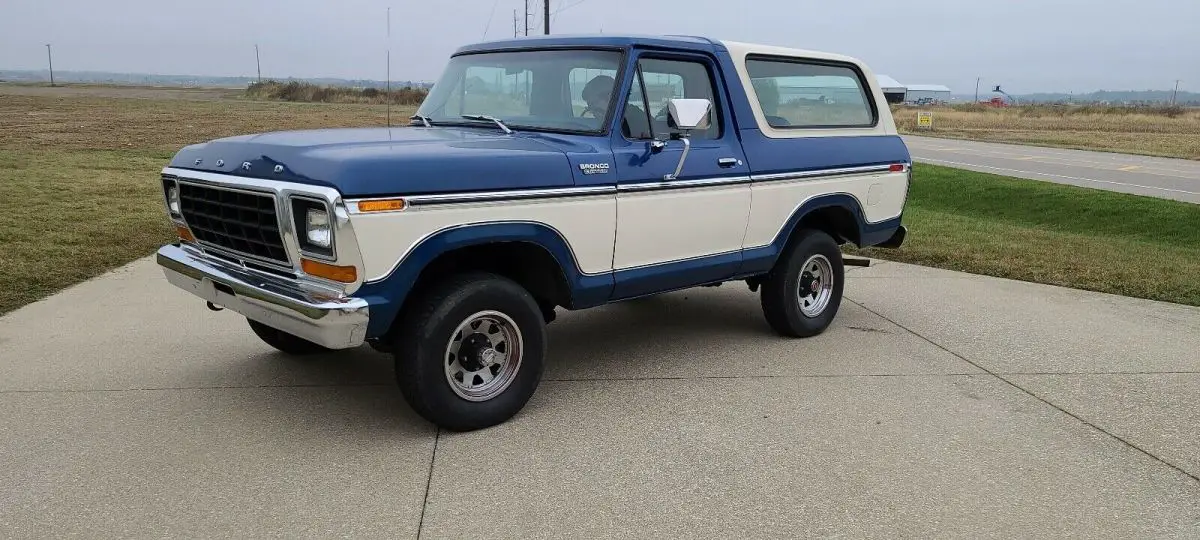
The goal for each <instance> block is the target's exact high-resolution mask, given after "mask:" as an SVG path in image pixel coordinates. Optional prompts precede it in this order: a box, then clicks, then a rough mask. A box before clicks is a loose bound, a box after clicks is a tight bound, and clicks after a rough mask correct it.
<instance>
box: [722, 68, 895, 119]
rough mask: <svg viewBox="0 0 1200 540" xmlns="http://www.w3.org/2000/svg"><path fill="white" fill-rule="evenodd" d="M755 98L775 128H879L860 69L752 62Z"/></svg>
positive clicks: (749, 70)
mask: <svg viewBox="0 0 1200 540" xmlns="http://www.w3.org/2000/svg"><path fill="white" fill-rule="evenodd" d="M746 71H747V72H748V73H749V75H750V81H751V84H752V85H753V89H754V94H755V95H756V96H757V97H758V103H759V105H761V106H762V110H763V114H764V115H765V116H766V117H767V123H768V124H770V125H771V127H774V128H837V127H867V126H873V125H875V121H876V115H875V108H874V107H872V104H871V98H870V97H869V95H868V94H867V92H866V90H865V89H864V86H863V83H862V78H861V77H860V76H859V73H858V71H857V70H855V69H854V68H851V67H849V66H840V65H827V64H818V63H811V62H802V61H788V60H757V59H750V60H747V61H746Z"/></svg>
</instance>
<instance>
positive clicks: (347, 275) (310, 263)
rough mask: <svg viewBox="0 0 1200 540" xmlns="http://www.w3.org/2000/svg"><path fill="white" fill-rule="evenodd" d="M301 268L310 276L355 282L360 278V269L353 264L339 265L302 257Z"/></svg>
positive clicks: (342, 281)
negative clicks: (356, 268)
mask: <svg viewBox="0 0 1200 540" xmlns="http://www.w3.org/2000/svg"><path fill="white" fill-rule="evenodd" d="M300 268H303V269H304V273H305V274H308V275H310V276H317V277H322V278H325V279H331V280H333V281H337V282H341V283H354V280H356V279H358V271H357V270H355V269H354V267H353V266H337V265H333V264H327V263H323V262H320V261H314V260H311V259H300Z"/></svg>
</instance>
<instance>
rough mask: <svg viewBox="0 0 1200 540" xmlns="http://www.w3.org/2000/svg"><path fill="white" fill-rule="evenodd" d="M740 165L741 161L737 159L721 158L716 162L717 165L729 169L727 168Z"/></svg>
mask: <svg viewBox="0 0 1200 540" xmlns="http://www.w3.org/2000/svg"><path fill="white" fill-rule="evenodd" d="M741 164H742V160H740V159H738V158H731V157H723V158H721V159H718V160H717V165H720V166H722V167H725V168H729V167H733V166H734V165H741Z"/></svg>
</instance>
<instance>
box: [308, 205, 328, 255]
mask: <svg viewBox="0 0 1200 540" xmlns="http://www.w3.org/2000/svg"><path fill="white" fill-rule="evenodd" d="M304 221H305V227H304V231H305V236H306V237H307V238H308V243H309V244H311V245H314V246H317V247H321V248H326V249H329V247H330V245H331V242H330V240H331V239H332V237H333V234H332V232H331V231H330V230H329V212H326V211H325V210H318V209H316V208H309V209H308V212H307V217H306V218H305V219H304Z"/></svg>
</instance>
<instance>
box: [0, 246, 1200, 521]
mask: <svg viewBox="0 0 1200 540" xmlns="http://www.w3.org/2000/svg"><path fill="white" fill-rule="evenodd" d="M848 276H849V277H848V283H847V286H846V295H847V297H848V301H847V302H846V303H845V304H844V305H843V308H842V311H840V312H839V314H838V318H837V319H836V322H835V324H834V326H833V327H832V328H831V330H830V331H829V332H828V333H826V334H824V335H822V336H819V337H816V338H812V339H808V340H800V341H795V340H785V339H781V338H777V337H775V336H774V335H773V334H772V333H771V332H770V331H769V329H768V327H767V325H766V323H765V322H764V321H763V319H762V315H761V313H760V311H759V308H758V302H757V298H756V297H755V296H754V295H753V294H752V293H750V292H749V291H747V290H746V288H745V287H744V286H743V287H739V286H736V285H732V284H729V285H726V286H724V287H720V288H715V289H699V290H693V291H683V292H677V293H673V294H668V295H664V296H661V297H657V298H649V299H644V300H639V301H631V302H627V303H622V304H619V305H613V306H608V307H604V308H599V309H596V310H592V311H585V312H576V313H566V314H563V315H561V316H560V318H559V320H558V321H556V322H554V323H553V324H552V325H551V326H550V351H551V358H550V365H549V367H548V370H547V373H546V380H545V382H543V383H542V385H541V387H540V388H539V390H538V393H537V395H536V396H535V397H534V399H533V400H532V401H531V403H530V404H529V406H528V407H527V409H526V410H525V411H523V412H522V413H521V414H520V415H519V416H518V417H516V418H515V419H513V420H512V421H511V422H509V423H506V424H504V425H501V426H498V427H495V428H493V429H489V430H485V431H479V432H474V433H467V434H449V433H438V432H437V431H436V430H435V429H433V428H432V427H430V426H429V425H428V424H426V423H424V422H422V421H421V420H419V419H418V418H417V417H416V416H415V415H414V414H413V413H412V412H411V410H409V409H408V408H407V406H406V405H405V404H404V402H403V400H402V399H401V398H400V395H399V392H398V391H397V390H396V389H395V386H394V385H393V382H392V376H393V374H392V368H391V364H390V361H389V358H388V357H387V356H384V355H381V354H377V353H374V352H373V351H371V350H370V349H366V348H364V349H362V350H355V351H350V352H347V353H342V354H339V355H331V356H328V357H321V358H314V359H307V360H298V359H293V358H286V357H284V356H281V355H280V354H277V353H275V352H274V351H272V350H271V349H269V348H267V347H266V346H265V345H263V344H262V343H260V342H259V341H257V340H256V338H254V337H253V336H252V335H251V333H250V331H249V330H248V328H247V327H246V324H245V322H244V321H243V320H241V319H240V318H238V317H237V316H236V315H234V314H232V313H230V312H222V313H213V312H210V311H208V310H207V309H205V307H204V305H203V304H202V303H201V302H199V301H198V300H195V299H193V298H192V297H190V296H188V295H187V294H185V293H183V292H181V291H178V290H176V289H174V288H172V287H170V286H169V285H167V284H166V282H165V280H164V279H163V278H162V275H161V273H160V272H159V271H158V269H157V267H156V266H154V264H153V262H152V260H150V259H145V260H141V261H138V262H136V263H134V264H133V265H131V266H129V267H126V268H123V269H121V270H119V271H117V272H114V273H112V274H109V275H106V276H104V277H102V278H99V279H97V280H94V281H90V282H87V283H84V284H81V285H78V286H76V287H73V288H71V289H69V290H67V291H65V292H63V293H61V294H59V295H57V296H54V297H51V298H49V299H47V300H45V301H42V302H38V303H35V304H32V305H30V306H27V307H25V308H22V309H20V310H18V311H16V312H13V313H10V314H8V315H7V316H4V317H2V318H0V485H2V486H4V489H3V490H0V538H47V537H68V536H83V537H116V536H120V537H133V538H161V537H165V536H171V537H180V536H181V537H204V538H213V537H237V538H259V537H287V538H308V537H322V538H325V537H331V536H339V537H341V536H356V537H370V538H382V537H387V538H413V537H416V536H418V534H419V535H420V537H421V538H701V537H703V538H733V537H737V538H763V537H771V538H797V537H807V536H838V537H852V538H883V537H886V538H897V537H912V538H929V537H939V538H986V537H1003V538H1013V537H1016V538H1062V537H1068V536H1070V537H1082V538H1106V537H1107V538H1197V537H1200V481H1198V480H1197V475H1200V430H1197V429H1196V426H1198V425H1200V400H1197V399H1196V396H1197V395H1200V354H1197V351H1200V309H1197V308H1191V307H1184V306H1178V305H1171V304H1163V303H1156V302H1149V301H1142V300H1135V299H1129V298H1122V297H1116V296H1109V295H1103V294H1095V293H1087V292H1081V291H1075V290H1069V289H1062V288H1056V287H1049V286H1043V285H1034V284H1029V283H1021V282H1015V281H1008V280H1001V279H993V278H986V277H979V276H972V275H967V274H961V273H955V272H949V271H942V270H932V269H926V268H921V267H915V266H907V265H903V264H895V263H883V264H877V265H874V266H872V267H870V268H853V269H851V271H850V273H849V275H848Z"/></svg>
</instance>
